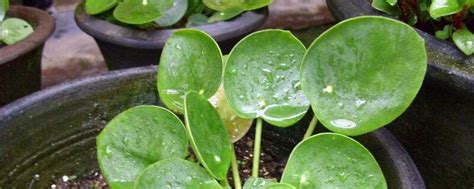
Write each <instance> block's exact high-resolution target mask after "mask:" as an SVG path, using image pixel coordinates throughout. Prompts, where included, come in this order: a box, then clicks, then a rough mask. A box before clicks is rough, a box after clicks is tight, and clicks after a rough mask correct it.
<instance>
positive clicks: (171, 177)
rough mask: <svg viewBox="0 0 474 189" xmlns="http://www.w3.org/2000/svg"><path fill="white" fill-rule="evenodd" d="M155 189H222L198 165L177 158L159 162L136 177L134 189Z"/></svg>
mask: <svg viewBox="0 0 474 189" xmlns="http://www.w3.org/2000/svg"><path fill="white" fill-rule="evenodd" d="M155 188H202V189H204V188H205V189H222V187H221V186H220V185H219V183H218V182H217V181H216V180H214V179H213V178H212V177H211V176H210V175H209V174H208V173H207V172H206V170H204V169H202V168H201V167H200V166H199V165H197V164H195V163H192V162H189V161H186V160H183V159H178V158H169V159H165V160H161V161H159V162H158V163H155V164H153V165H151V166H149V167H147V168H146V169H145V170H143V172H142V173H141V174H140V176H138V179H137V182H136V184H135V189H155Z"/></svg>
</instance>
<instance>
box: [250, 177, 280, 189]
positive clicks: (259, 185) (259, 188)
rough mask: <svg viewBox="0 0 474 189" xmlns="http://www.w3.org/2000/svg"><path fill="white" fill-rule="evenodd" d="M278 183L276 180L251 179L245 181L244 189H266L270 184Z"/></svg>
mask: <svg viewBox="0 0 474 189" xmlns="http://www.w3.org/2000/svg"><path fill="white" fill-rule="evenodd" d="M273 183H276V180H274V179H265V178H260V177H258V178H257V177H250V178H248V179H247V181H245V183H244V187H243V189H265V188H266V187H267V186H269V185H270V184H273Z"/></svg>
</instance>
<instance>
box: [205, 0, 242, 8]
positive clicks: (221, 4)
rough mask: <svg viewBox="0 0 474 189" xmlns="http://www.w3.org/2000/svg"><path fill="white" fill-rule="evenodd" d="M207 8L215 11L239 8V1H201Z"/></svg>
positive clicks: (240, 3)
mask: <svg viewBox="0 0 474 189" xmlns="http://www.w3.org/2000/svg"><path fill="white" fill-rule="evenodd" d="M202 2H203V3H204V5H206V6H207V7H209V8H211V9H214V10H217V11H226V10H227V9H231V8H236V7H241V6H242V2H241V0H202Z"/></svg>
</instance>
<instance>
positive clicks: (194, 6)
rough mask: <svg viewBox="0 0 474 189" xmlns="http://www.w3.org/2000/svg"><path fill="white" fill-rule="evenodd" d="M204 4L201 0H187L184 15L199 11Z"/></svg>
mask: <svg viewBox="0 0 474 189" xmlns="http://www.w3.org/2000/svg"><path fill="white" fill-rule="evenodd" d="M205 7H206V6H205V5H204V4H203V3H202V1H201V0H188V9H187V11H186V15H187V16H189V15H192V14H196V13H201V12H202V11H203V10H204V8H205Z"/></svg>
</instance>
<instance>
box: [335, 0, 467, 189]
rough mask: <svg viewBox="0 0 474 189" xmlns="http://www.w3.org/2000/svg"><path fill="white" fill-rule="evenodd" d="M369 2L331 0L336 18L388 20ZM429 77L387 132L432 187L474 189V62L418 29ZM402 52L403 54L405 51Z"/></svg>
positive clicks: (449, 43) (452, 47)
mask: <svg viewBox="0 0 474 189" xmlns="http://www.w3.org/2000/svg"><path fill="white" fill-rule="evenodd" d="M370 2H371V1H370V0H327V4H328V7H329V9H330V10H331V12H332V13H333V15H334V17H335V18H336V19H338V20H344V19H347V18H350V17H354V16H360V15H384V16H388V15H385V14H383V13H382V12H379V11H377V10H375V9H373V8H372V6H371V3H370ZM417 31H418V33H419V34H420V35H421V36H422V37H423V38H424V39H425V42H426V48H427V52H428V66H429V67H428V74H427V77H426V80H425V83H424V84H423V88H422V90H421V91H420V93H419V94H418V96H417V98H416V99H415V101H414V103H413V104H412V105H411V107H410V108H409V109H408V111H407V112H405V113H404V114H403V115H402V116H401V117H400V118H399V119H397V120H395V122H394V123H392V124H391V125H390V126H389V127H388V128H389V130H390V131H391V132H392V133H393V134H394V135H395V136H396V137H397V138H398V139H399V140H400V142H401V143H402V144H403V145H404V146H405V148H406V149H407V151H408V152H409V153H410V155H411V156H412V158H413V160H414V161H415V163H416V165H417V166H418V168H419V170H420V172H421V174H422V176H423V178H424V179H425V181H426V183H427V185H428V186H429V187H431V188H452V187H456V188H472V187H474V177H473V175H474V147H473V146H474V140H473V139H474V60H473V56H465V55H464V54H463V53H462V52H461V51H460V50H458V48H457V47H456V46H455V45H454V44H453V43H451V42H449V41H445V40H439V39H437V38H436V37H435V36H432V35H430V34H428V33H426V32H423V31H421V30H418V29H417ZM400 50H403V49H400Z"/></svg>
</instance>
